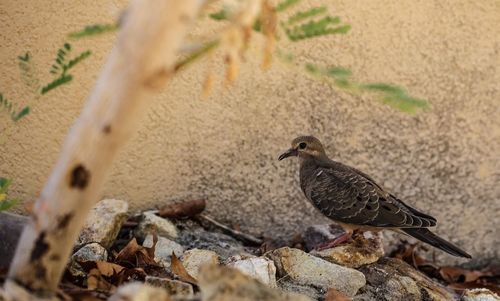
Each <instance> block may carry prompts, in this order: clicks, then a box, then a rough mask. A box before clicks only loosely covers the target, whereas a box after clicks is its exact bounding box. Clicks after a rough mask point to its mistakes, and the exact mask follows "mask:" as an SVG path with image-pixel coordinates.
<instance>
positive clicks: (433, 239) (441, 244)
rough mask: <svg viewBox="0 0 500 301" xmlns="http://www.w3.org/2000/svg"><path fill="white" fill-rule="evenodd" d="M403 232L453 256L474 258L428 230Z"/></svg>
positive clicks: (407, 229)
mask: <svg viewBox="0 0 500 301" xmlns="http://www.w3.org/2000/svg"><path fill="white" fill-rule="evenodd" d="M401 230H403V231H404V232H405V233H406V234H408V235H410V236H413V237H415V238H416V239H418V240H421V241H423V242H425V243H428V244H430V245H431V246H433V247H436V248H438V249H440V250H443V251H445V252H446V253H448V254H451V255H453V256H457V257H465V258H472V256H470V255H469V254H467V252H465V251H464V250H462V249H460V248H459V247H457V246H455V245H454V244H452V243H451V242H448V241H446V240H444V239H442V238H441V237H439V236H437V235H436V234H434V233H432V232H431V231H430V230H429V229H427V228H405V229H401Z"/></svg>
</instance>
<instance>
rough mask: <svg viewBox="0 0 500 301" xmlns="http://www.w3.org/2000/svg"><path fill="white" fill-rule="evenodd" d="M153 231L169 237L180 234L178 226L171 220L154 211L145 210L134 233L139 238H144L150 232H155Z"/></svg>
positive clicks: (172, 237)
mask: <svg viewBox="0 0 500 301" xmlns="http://www.w3.org/2000/svg"><path fill="white" fill-rule="evenodd" d="M153 232H156V234H158V235H159V236H163V237H166V238H168V239H176V238H177V235H178V233H177V228H176V227H175V225H174V224H173V223H172V222H171V221H169V220H168V219H164V218H162V217H159V216H157V215H156V214H154V213H153V212H144V213H143V214H142V216H141V220H140V222H139V225H137V228H136V229H135V231H134V234H135V236H136V237H137V238H138V239H140V240H144V239H145V238H146V236H147V235H148V234H153Z"/></svg>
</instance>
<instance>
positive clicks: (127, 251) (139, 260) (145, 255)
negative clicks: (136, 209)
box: [114, 235, 158, 267]
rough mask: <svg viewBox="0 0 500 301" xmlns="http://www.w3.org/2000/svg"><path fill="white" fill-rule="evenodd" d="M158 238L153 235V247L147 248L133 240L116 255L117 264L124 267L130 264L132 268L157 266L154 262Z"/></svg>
mask: <svg viewBox="0 0 500 301" xmlns="http://www.w3.org/2000/svg"><path fill="white" fill-rule="evenodd" d="M157 241H158V237H157V236H156V235H153V246H152V247H151V248H145V247H143V246H141V245H139V244H138V243H137V240H136V239H135V238H133V239H132V240H131V241H129V243H128V244H127V245H126V246H125V247H124V248H123V249H122V250H121V251H120V252H119V253H118V254H117V255H116V258H115V260H114V262H115V263H118V264H121V265H123V264H124V263H128V264H129V265H131V266H132V267H142V266H145V265H157V263H156V262H155V260H154V250H155V248H156V242H157Z"/></svg>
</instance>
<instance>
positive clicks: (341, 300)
mask: <svg viewBox="0 0 500 301" xmlns="http://www.w3.org/2000/svg"><path fill="white" fill-rule="evenodd" d="M325 301H351V299H349V298H347V297H346V295H344V294H342V293H341V292H339V291H338V290H336V289H334V288H331V289H329V290H328V292H327V293H326V295H325Z"/></svg>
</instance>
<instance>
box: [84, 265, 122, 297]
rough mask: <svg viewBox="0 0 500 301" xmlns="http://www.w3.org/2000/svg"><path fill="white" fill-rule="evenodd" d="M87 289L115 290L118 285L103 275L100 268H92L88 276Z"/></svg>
mask: <svg viewBox="0 0 500 301" xmlns="http://www.w3.org/2000/svg"><path fill="white" fill-rule="evenodd" d="M87 289H89V290H100V291H107V292H113V291H115V290H116V287H115V286H114V285H112V284H111V283H109V282H107V281H106V280H105V279H104V278H103V277H102V275H101V272H100V271H99V269H92V270H90V272H89V274H88V276H87Z"/></svg>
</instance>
